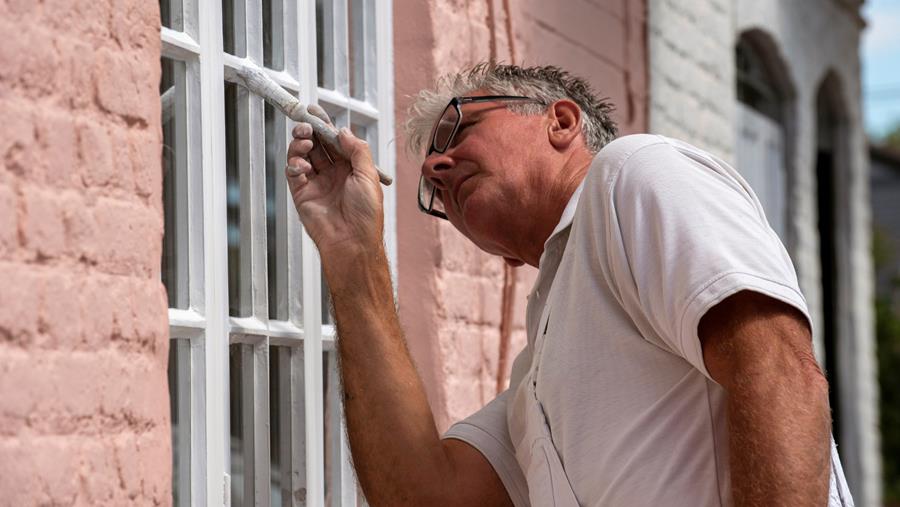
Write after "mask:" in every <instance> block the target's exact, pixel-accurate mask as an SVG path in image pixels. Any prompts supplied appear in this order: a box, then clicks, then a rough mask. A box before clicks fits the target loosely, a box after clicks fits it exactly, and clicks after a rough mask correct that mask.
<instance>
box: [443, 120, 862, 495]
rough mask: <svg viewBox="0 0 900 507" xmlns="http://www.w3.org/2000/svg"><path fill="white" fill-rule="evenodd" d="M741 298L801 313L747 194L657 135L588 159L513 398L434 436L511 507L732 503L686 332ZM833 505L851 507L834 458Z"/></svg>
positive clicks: (538, 303) (712, 402)
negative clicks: (460, 454)
mask: <svg viewBox="0 0 900 507" xmlns="http://www.w3.org/2000/svg"><path fill="white" fill-rule="evenodd" d="M741 290H753V291H756V292H760V293H763V294H766V295H768V296H771V297H773V298H776V299H779V300H781V301H784V302H786V303H788V304H790V305H792V306H794V307H796V308H797V309H799V310H800V311H801V312H803V314H804V315H807V318H808V314H807V309H806V301H805V299H804V297H803V295H802V294H801V293H800V290H799V288H798V284H797V277H796V273H795V272H794V268H793V265H792V264H791V260H790V258H789V256H788V254H787V251H786V250H785V249H784V247H783V245H782V243H781V241H780V240H779V238H778V237H777V235H776V234H775V232H773V230H772V229H771V228H770V227H769V225H768V223H767V222H766V218H765V215H764V213H763V210H762V206H761V205H760V203H759V201H758V200H757V198H756V196H755V195H754V194H753V192H752V191H751V190H750V188H749V186H748V185H747V183H746V182H745V181H744V180H743V178H741V177H740V175H739V174H738V173H737V172H736V171H735V170H734V169H732V168H731V167H730V166H728V165H727V164H725V163H724V162H722V161H721V160H719V159H717V158H715V157H713V156H711V155H709V154H708V153H705V152H703V151H702V150H699V149H697V148H695V147H693V146H690V145H688V144H685V143H682V142H679V141H676V140H673V139H668V138H665V137H661V136H655V135H633V136H626V137H623V138H620V139H618V140H616V141H614V142H612V143H610V144H609V145H608V146H606V147H605V148H603V149H602V150H601V151H600V153H598V154H597V156H596V157H595V158H594V160H593V162H592V164H591V167H590V169H589V171H588V173H587V176H586V177H585V180H584V181H583V182H582V184H581V186H580V187H579V188H578V190H577V191H576V192H575V194H574V195H573V196H572V198H571V200H570V202H569V205H568V206H567V207H566V210H565V212H564V213H563V216H562V219H561V220H560V223H559V225H558V226H557V228H556V230H555V231H554V232H553V234H551V236H550V238H549V239H548V240H547V243H546V244H545V248H544V253H543V255H542V256H541V261H540V272H539V274H538V278H537V280H536V282H535V286H534V289H533V290H532V292H531V294H530V295H529V300H528V310H527V331H528V344H527V346H526V347H525V349H524V350H523V351H522V352H521V353H520V354H519V356H518V357H517V358H516V360H515V363H514V364H513V370H512V375H511V382H510V388H509V390H507V391H505V392H504V393H503V394H501V395H500V396H498V397H497V398H496V399H495V400H494V401H492V402H491V403H489V404H488V405H487V406H485V407H484V408H483V409H482V410H480V411H479V412H477V413H475V414H473V415H472V416H470V417H469V418H467V419H465V420H464V421H461V422H459V423H457V424H455V425H454V426H453V427H451V428H450V429H449V430H448V432H447V433H446V434H445V435H444V437H445V438H456V439H459V440H463V441H465V442H468V443H469V444H471V445H472V446H474V447H475V448H477V449H479V450H480V451H481V452H482V453H483V454H484V455H485V457H486V458H487V459H488V460H489V461H490V463H491V464H492V466H493V467H494V469H495V470H496V471H497V473H498V475H499V476H500V478H501V480H502V481H503V484H504V485H505V486H506V489H507V491H508V492H509V495H510V497H511V498H512V500H513V502H514V503H515V505H517V506H526V505H534V506H535V507H543V506H550V505H556V506H566V507H569V506H575V505H591V506H594V505H604V506H606V505H610V506H643V505H667V506H676V507H677V506H685V507H687V506H691V507H706V506H729V505H731V504H732V502H731V483H730V476H729V458H728V432H727V428H726V415H725V391H724V390H723V389H722V388H721V387H720V386H719V385H718V384H716V383H715V382H714V381H713V380H712V379H711V378H710V376H709V373H708V372H707V371H706V367H705V365H704V363H703V354H702V351H701V348H700V340H699V338H698V336H697V325H698V323H699V321H700V318H701V317H702V316H703V315H704V314H705V313H706V311H707V310H709V309H710V308H712V307H713V306H715V305H716V304H717V303H719V302H720V301H722V300H723V299H725V298H726V297H728V296H729V295H732V294H734V293H736V292H738V291H741ZM831 497H832V499H831V502H830V505H832V506H841V505H852V499H851V498H850V494H849V491H847V488H846V482H845V481H844V477H843V472H842V471H841V469H840V462H839V460H838V458H837V454H836V452H835V451H834V448H833V446H832V488H831Z"/></svg>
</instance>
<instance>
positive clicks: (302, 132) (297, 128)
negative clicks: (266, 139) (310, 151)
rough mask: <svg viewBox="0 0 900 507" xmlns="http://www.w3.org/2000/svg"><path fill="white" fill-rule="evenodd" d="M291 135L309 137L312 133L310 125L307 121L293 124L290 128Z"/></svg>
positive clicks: (296, 137) (302, 137) (300, 137)
mask: <svg viewBox="0 0 900 507" xmlns="http://www.w3.org/2000/svg"><path fill="white" fill-rule="evenodd" d="M291 135H292V136H294V138H295V139H309V138H311V137H312V135H313V128H312V125H310V124H309V123H303V122H301V123H298V124H296V125H294V128H293V129H292V130H291Z"/></svg>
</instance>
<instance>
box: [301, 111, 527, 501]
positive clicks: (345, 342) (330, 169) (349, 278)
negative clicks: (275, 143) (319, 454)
mask: <svg viewBox="0 0 900 507" xmlns="http://www.w3.org/2000/svg"><path fill="white" fill-rule="evenodd" d="M310 112H311V113H313V114H315V115H316V116H319V117H320V118H322V119H324V120H326V121H327V115H326V114H325V113H324V111H322V110H321V109H320V108H317V109H314V108H313V107H310ZM293 135H294V137H295V139H294V140H293V141H292V142H291V145H290V147H289V149H288V167H287V169H286V176H287V180H288V184H289V187H290V191H291V197H292V199H293V201H294V205H295V207H296V208H297V213H298V215H299V216H300V219H301V221H302V222H303V226H304V228H305V229H306V231H307V232H308V233H309V235H310V237H312V239H313V240H314V241H315V242H316V245H317V246H318V248H319V252H320V254H321V257H322V266H323V268H324V271H325V278H326V280H327V281H328V286H329V288H330V290H331V295H332V303H333V305H334V313H335V319H336V321H337V335H338V338H337V348H338V354H339V356H340V368H341V377H342V380H343V391H344V414H345V417H346V419H347V434H348V437H349V440H350V450H351V452H352V455H353V464H354V466H355V469H356V474H357V477H358V478H359V482H360V484H361V486H362V489H363V492H364V493H365V495H366V499H367V500H368V502H369V503H370V504H371V505H373V506H377V505H388V506H403V505H415V506H420V505H442V506H443V505H448V506H453V505H485V506H490V505H511V501H510V498H509V495H508V494H507V493H506V489H505V488H504V487H503V484H502V482H501V481H500V478H499V477H498V475H497V473H496V472H495V471H494V469H493V468H492V467H491V465H490V463H489V462H488V461H487V459H485V458H484V456H482V455H481V453H480V452H479V451H477V450H476V449H475V448H473V447H472V446H470V445H468V444H465V443H463V442H460V441H456V440H448V441H442V440H441V439H440V436H439V435H438V432H437V428H436V426H435V423H434V418H433V416H432V414H431V409H430V407H429V405H428V401H427V399H426V397H425V390H424V388H423V386H422V382H421V380H420V379H419V376H418V374H417V373H416V370H415V367H414V366H413V362H412V359H411V358H410V355H409V352H408V351H407V349H406V343H405V342H404V339H403V335H402V332H401V330H400V323H399V319H398V317H397V309H396V308H395V306H394V298H393V291H392V287H391V279H390V274H389V271H388V264H387V256H386V255H385V252H384V243H383V239H382V236H383V231H384V210H383V206H382V200H383V198H382V193H381V187H380V185H379V183H378V175H377V173H376V171H375V165H374V163H373V162H372V157H371V152H370V151H369V147H368V145H367V144H366V143H365V142H364V141H362V140H360V139H357V138H356V137H354V136H353V135H352V134H351V133H350V132H349V130H346V129H345V132H343V133H342V134H341V136H340V142H341V143H342V147H343V148H344V151H345V153H348V154H349V159H344V158H341V157H337V156H328V154H327V153H325V152H324V151H322V147H321V146H320V145H318V144H316V143H314V141H313V133H312V128H311V127H310V126H309V125H308V124H305V123H300V124H298V125H297V126H296V127H295V128H294V132H293Z"/></svg>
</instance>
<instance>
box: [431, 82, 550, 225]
mask: <svg viewBox="0 0 900 507" xmlns="http://www.w3.org/2000/svg"><path fill="white" fill-rule="evenodd" d="M496 101H531V102H538V100H537V99H533V98H531V97H521V96H516V95H484V96H480V97H453V99H452V100H451V101H450V103H449V104H447V107H446V108H444V112H443V113H441V117H440V119H438V121H437V123H436V124H435V126H434V131H433V132H432V134H431V145H430V146H429V147H428V153H427V154H426V155H425V156H426V158H427V157H429V156H431V154H432V153H444V152H445V151H447V149H448V148H450V146H452V145H453V138H454V137H456V133H457V132H458V131H459V125H460V123H462V116H463V115H462V105H463V104H471V103H475V102H496ZM419 210H420V211H422V212H423V213H427V214H429V215H431V216H433V217H438V218H443V219H444V220H447V213H446V212H445V209H444V202H443V201H442V200H441V197H440V196H439V195H438V192H437V189H436V188H435V187H434V185H433V184H432V183H431V182H430V181H428V179H427V178H425V175H421V176H419Z"/></svg>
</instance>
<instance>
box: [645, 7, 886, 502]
mask: <svg viewBox="0 0 900 507" xmlns="http://www.w3.org/2000/svg"><path fill="white" fill-rule="evenodd" d="M860 3H861V2H859V1H857V0H797V1H792V2H780V1H778V0H765V1H759V0H739V1H736V2H726V1H724V0H698V1H695V2H676V1H675V0H651V1H650V2H649V26H650V33H649V38H648V47H649V53H650V90H651V93H650V95H651V98H650V128H651V131H653V132H656V133H661V134H664V135H670V136H673V137H678V138H681V139H684V140H686V141H688V142H691V143H693V144H696V145H698V146H701V147H703V148H706V149H708V150H710V151H712V152H713V153H716V154H717V155H719V156H721V157H723V158H724V159H725V160H728V161H730V162H734V153H735V143H736V139H735V132H736V127H737V123H736V122H737V120H736V112H735V107H734V104H735V102H736V100H737V99H736V96H735V91H734V90H735V75H734V67H735V62H734V53H733V52H734V45H735V44H736V42H737V40H738V37H739V35H740V34H741V33H743V32H745V31H747V30H758V31H761V32H762V33H764V34H765V36H766V37H767V38H768V39H770V40H771V41H772V42H773V44H774V46H775V51H776V53H777V54H775V55H771V56H773V57H777V58H778V59H780V60H782V61H783V62H784V64H785V66H786V67H787V69H786V72H787V74H788V75H787V76H785V78H786V80H787V81H788V83H789V86H790V88H791V91H790V92H791V93H790V97H789V99H788V101H789V110H790V111H791V112H790V115H789V118H788V121H789V122H790V126H789V128H788V132H787V138H786V142H787V143H788V144H789V145H790V146H791V147H792V150H790V151H788V154H789V155H788V160H787V166H788V171H789V174H790V175H791V176H790V178H791V180H792V183H793V185H792V187H791V188H790V189H789V195H788V201H789V202H790V207H791V212H790V215H789V217H788V222H789V224H788V229H789V232H788V238H787V243H788V248H789V251H790V252H791V256H792V258H793V260H794V263H795V266H796V267H797V271H798V277H799V281H800V287H801V289H802V290H803V292H804V295H805V296H806V299H807V303H808V305H809V309H810V313H811V315H812V319H813V339H814V341H815V344H816V348H817V353H818V355H819V357H820V359H821V358H822V352H823V351H822V348H823V346H822V343H821V341H822V337H821V335H820V333H821V331H820V330H821V328H822V312H823V310H822V293H821V289H820V287H821V277H822V276H823V274H822V273H821V269H820V266H819V236H818V224H817V220H818V217H817V213H818V212H817V200H816V199H817V194H816V181H815V178H816V173H815V157H816V151H815V150H816V148H815V142H816V111H815V103H816V94H817V92H818V90H819V86H820V85H821V84H822V82H823V79H824V78H825V76H826V75H828V73H832V74H833V75H834V76H836V77H837V80H838V81H839V83H840V88H841V103H842V108H843V110H844V111H843V113H844V116H845V118H844V120H845V122H846V125H847V127H848V128H847V131H846V132H845V133H844V135H843V136H842V137H843V139H844V140H845V142H846V145H845V147H844V148H845V151H846V153H845V157H844V165H843V167H844V170H845V171H844V173H843V174H841V175H840V177H841V181H842V185H840V187H839V188H838V193H839V195H838V198H837V201H838V203H839V205H838V207H839V213H838V214H839V216H842V217H843V219H842V220H843V224H842V225H840V226H839V227H842V231H840V232H841V233H842V234H843V237H842V240H841V243H842V245H843V246H842V248H844V250H843V253H842V254H839V256H840V257H841V260H840V261H839V262H840V263H841V269H842V271H843V273H844V274H843V276H842V277H841V278H840V280H839V283H840V284H841V286H842V288H841V294H840V298H841V300H842V301H843V302H844V303H842V307H843V309H842V310H841V314H840V315H839V316H838V320H839V322H840V323H841V326H843V327H842V328H841V333H842V334H841V336H842V337H843V338H844V339H843V340H840V343H839V345H838V346H839V354H840V356H839V357H840V362H839V370H841V371H840V372H838V373H839V377H840V378H841V393H840V398H841V411H842V417H843V418H845V420H846V421H847V423H845V424H844V425H843V429H844V431H843V434H842V441H843V446H842V448H841V449H840V453H841V457H842V461H843V464H844V470H845V473H846V475H847V480H848V482H849V484H850V487H851V490H852V492H853V493H854V495H855V501H856V504H857V505H866V506H869V505H871V506H875V505H880V504H881V502H880V498H881V487H880V478H881V471H880V459H879V442H878V438H879V437H878V434H879V432H878V428H877V421H878V415H877V396H878V395H877V384H876V381H875V358H874V329H873V317H872V309H871V300H872V294H873V274H872V273H873V272H872V266H871V258H870V254H869V246H868V245H869V244H870V237H869V236H870V226H869V222H870V207H869V195H868V162H867V158H866V157H867V155H866V141H865V137H864V133H863V130H862V120H861V104H860V96H861V86H860V60H859V42H860V33H861V30H862V29H863V23H862V19H861V18H860V17H859V14H858V12H859V5H860ZM738 169H739V170H740V167H738Z"/></svg>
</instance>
